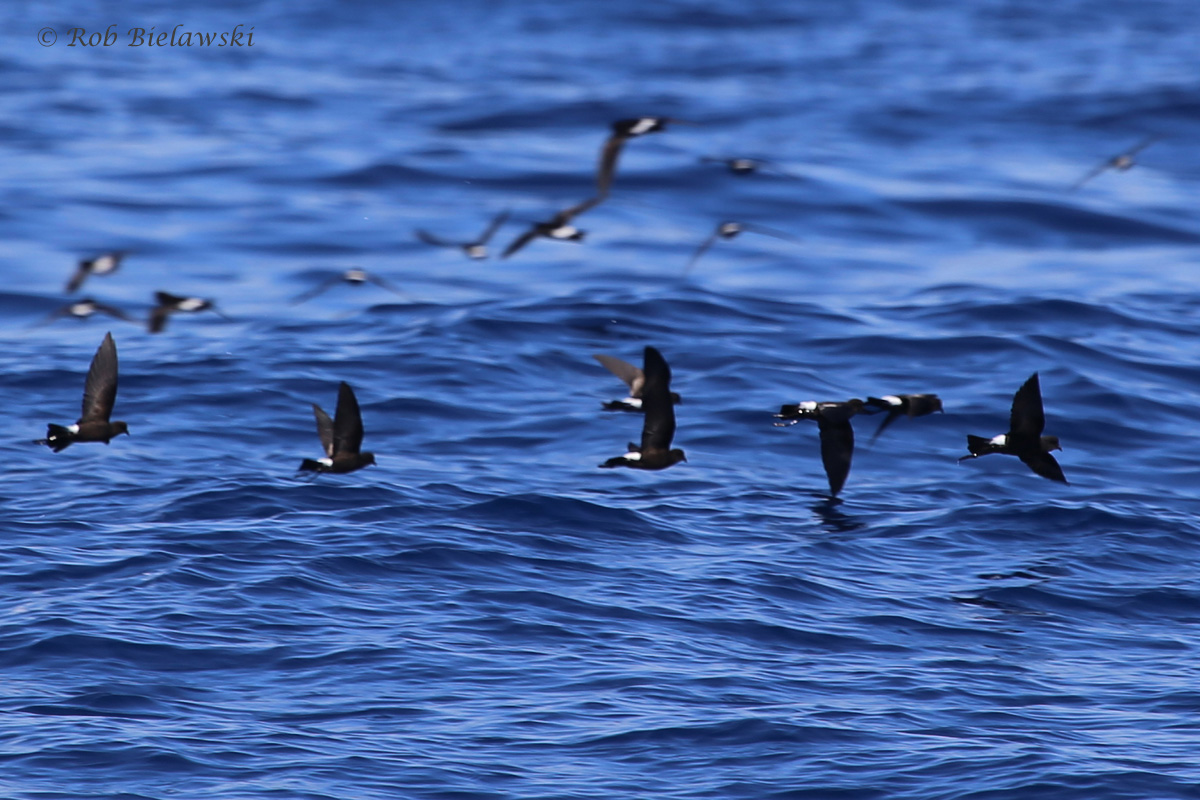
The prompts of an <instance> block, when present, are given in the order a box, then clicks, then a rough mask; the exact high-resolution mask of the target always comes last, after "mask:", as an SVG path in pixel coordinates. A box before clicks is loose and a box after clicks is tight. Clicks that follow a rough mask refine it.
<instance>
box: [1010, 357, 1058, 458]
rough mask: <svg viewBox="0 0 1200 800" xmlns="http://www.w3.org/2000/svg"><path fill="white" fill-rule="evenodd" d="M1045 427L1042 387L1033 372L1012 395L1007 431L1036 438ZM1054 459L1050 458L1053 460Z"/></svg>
mask: <svg viewBox="0 0 1200 800" xmlns="http://www.w3.org/2000/svg"><path fill="white" fill-rule="evenodd" d="M1045 427H1046V415H1045V412H1044V411H1043V410H1042V387H1041V384H1040V383H1039V382H1038V374H1037V373H1036V372H1035V373H1033V375H1031V376H1030V377H1029V380H1027V381H1025V384H1024V385H1023V386H1021V388H1020V389H1017V393H1016V394H1015V395H1013V404H1012V414H1011V415H1010V417H1009V422H1008V432H1009V433H1010V434H1013V435H1016V436H1022V437H1029V438H1032V439H1037V438H1038V437H1039V436H1041V435H1042V429H1044V428H1045ZM1053 460H1054V459H1051V461H1053Z"/></svg>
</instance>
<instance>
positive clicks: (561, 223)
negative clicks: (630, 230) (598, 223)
mask: <svg viewBox="0 0 1200 800" xmlns="http://www.w3.org/2000/svg"><path fill="white" fill-rule="evenodd" d="M603 199H604V198H603V197H589V198H588V199H587V200H584V201H583V202H582V203H578V204H576V205H573V206H571V207H570V208H566V209H563V210H562V211H560V212H558V213H557V214H555V215H554V216H553V217H551V218H550V219H549V220H548V221H546V222H535V223H533V225H532V226H531V227H530V228H529V229H528V230H526V231H525V232H524V233H522V234H521V235H520V236H518V237H517V238H516V239H514V240H513V241H512V243H511V244H509V246H508V247H506V248H504V252H503V253H501V254H500V257H501V258H508V257H509V256H511V255H512V254H513V253H515V252H517V251H518V250H520V249H521V248H523V247H524V246H525V245H527V244H529V243H530V242H532V241H533V240H534V239H537V238H539V237H541V238H544V239H557V240H558V241H567V242H582V241H583V237H584V236H586V235H587V232H586V231H582V230H580V229H579V228H576V227H575V226H574V225H572V224H571V221H572V220H573V219H575V217H577V216H579V215H580V214H582V213H583V212H585V211H587V210H588V209H589V208H592V207H594V206H596V205H599V204H600V201H601V200H603Z"/></svg>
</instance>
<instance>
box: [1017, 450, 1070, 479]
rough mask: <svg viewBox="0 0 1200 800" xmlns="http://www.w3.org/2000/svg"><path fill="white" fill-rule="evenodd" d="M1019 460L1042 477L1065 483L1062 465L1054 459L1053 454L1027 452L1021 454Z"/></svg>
mask: <svg viewBox="0 0 1200 800" xmlns="http://www.w3.org/2000/svg"><path fill="white" fill-rule="evenodd" d="M1021 460H1022V461H1024V462H1025V464H1026V466H1028V467H1029V468H1030V469H1031V470H1033V471H1034V472H1036V473H1037V474H1038V475H1041V476H1042V477H1043V478H1049V479H1050V480H1052V481H1059V482H1061V483H1066V482H1067V478H1066V476H1065V475H1063V471H1062V467H1060V466H1059V465H1058V462H1057V461H1055V460H1054V456H1052V455H1050V454H1049V453H1027V454H1025V455H1022V456H1021Z"/></svg>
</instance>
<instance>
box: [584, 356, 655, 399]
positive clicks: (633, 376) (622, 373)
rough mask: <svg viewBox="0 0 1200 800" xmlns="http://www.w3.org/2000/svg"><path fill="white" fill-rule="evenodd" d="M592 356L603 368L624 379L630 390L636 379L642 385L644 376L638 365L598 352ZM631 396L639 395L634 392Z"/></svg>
mask: <svg viewBox="0 0 1200 800" xmlns="http://www.w3.org/2000/svg"><path fill="white" fill-rule="evenodd" d="M592 358H594V359H596V360H597V361H599V362H600V363H601V364H603V365H604V368H605V369H607V370H608V371H609V372H611V373H612V374H613V375H616V376H617V377H618V378H620V379H621V380H622V381H624V382H625V385H626V386H628V387H629V389H630V391H631V392H632V390H633V387H634V384H635V383H637V382H638V381H641V382H642V384H643V386H644V385H645V376H644V374H643V373H642V370H641V369H640V368H639V367H635V366H634V365H633V364H630V363H629V362H628V361H622V360H621V359H619V358H614V357H613V356H605V355H599V354H597V355H594V356H592ZM631 396H633V397H638V396H639V395H638V394H636V393H634V394H632V395H631Z"/></svg>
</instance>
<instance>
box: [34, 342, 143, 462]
mask: <svg viewBox="0 0 1200 800" xmlns="http://www.w3.org/2000/svg"><path fill="white" fill-rule="evenodd" d="M116 401H117V345H116V343H115V342H114V341H113V338H112V334H111V333H106V334H105V335H104V341H103V342H101V343H100V347H99V348H98V349H97V350H96V355H95V356H94V357H93V358H92V366H91V367H90V368H89V369H88V374H87V382H86V383H84V385H83V414H82V415H81V416H80V417H79V421H78V422H76V423H75V424H74V425H54V424H50V425H47V426H46V438H45V439H35V440H34V444H44V445H46V446H47V447H49V448H50V449H51V450H53V451H54V452H56V453H57V452H59V451H60V450H65V449H66V448H67V447H69V446H70V445H71V443H72V442H104V443H105V444H108V442H109V440H110V439H112V438H113V437H114V436H118V435H120V434H122V433H124V434H126V435H128V434H129V426H128V425H126V424H125V423H124V422H121V421H119V420H118V421H116V422H109V419H108V418H109V417H110V416H112V410H113V404H114V403H116Z"/></svg>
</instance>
